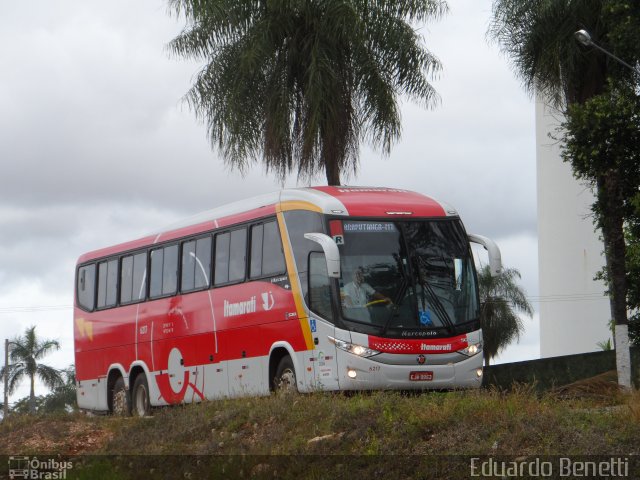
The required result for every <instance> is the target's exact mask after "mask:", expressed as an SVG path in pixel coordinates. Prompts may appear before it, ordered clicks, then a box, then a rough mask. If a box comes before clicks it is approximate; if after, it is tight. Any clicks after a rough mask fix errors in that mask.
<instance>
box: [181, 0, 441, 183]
mask: <svg viewBox="0 0 640 480" xmlns="http://www.w3.org/2000/svg"><path fill="white" fill-rule="evenodd" d="M169 5H170V8H171V10H172V12H173V13H175V14H176V15H177V16H180V15H184V16H185V17H186V21H187V26H186V27H185V29H184V30H183V31H182V33H180V34H179V35H178V36H177V37H176V38H174V39H173V40H172V41H171V42H170V43H169V50H170V51H171V52H173V53H174V54H175V55H177V56H182V57H187V58H193V59H196V60H204V61H206V62H207V65H206V66H205V67H204V68H203V70H202V71H201V72H200V73H199V74H198V76H197V78H196V80H195V82H194V85H193V86H192V88H191V89H190V90H189V92H188V93H187V95H186V99H187V101H188V103H189V105H190V106H191V107H192V108H193V109H194V110H195V113H196V115H197V116H198V118H200V119H201V120H203V121H205V122H206V125H207V129H208V136H209V139H210V141H211V145H212V147H217V148H218V149H219V151H220V152H221V153H222V155H223V158H224V159H225V162H226V163H227V165H230V166H232V167H235V168H238V169H240V171H245V170H246V169H247V167H248V166H249V165H250V164H251V163H252V162H254V161H256V160H258V159H260V158H261V159H262V161H263V162H264V165H265V167H266V170H267V171H274V172H275V173H276V174H278V176H279V177H280V178H281V179H283V180H284V178H285V177H286V175H288V174H289V173H291V172H292V171H295V170H297V174H298V177H299V178H301V177H302V178H311V177H313V176H315V175H316V174H318V173H320V172H322V171H324V172H325V173H326V177H327V182H328V184H329V185H339V184H340V176H341V173H344V172H346V173H351V172H355V171H356V167H357V164H358V157H359V144H360V141H362V140H368V141H369V142H370V143H371V144H372V145H373V146H374V147H380V148H381V149H382V151H383V152H384V153H385V154H388V153H389V151H390V148H391V144H392V143H393V142H394V141H396V140H397V139H398V138H399V136H400V112H399V107H398V94H400V93H404V94H406V95H407V96H408V97H409V98H410V99H412V100H416V101H419V102H421V103H422V104H424V105H425V106H432V105H433V104H434V103H435V102H436V101H437V95H436V93H435V90H434V89H433V87H432V86H431V84H430V83H429V81H428V79H427V77H428V76H429V75H430V74H432V73H433V72H435V71H437V70H439V69H440V63H439V62H438V60H437V59H436V58H435V57H434V56H433V55H432V54H431V53H430V52H429V51H428V50H426V48H424V46H423V45H422V38H421V36H420V35H419V34H418V33H417V32H416V30H415V29H414V28H413V27H412V24H416V23H418V22H424V21H426V20H428V19H430V18H437V17H440V16H441V15H443V14H444V13H445V12H446V11H447V5H446V3H445V0H395V1H392V0H290V1H286V2H285V1H266V0H260V1H248V0H208V1H207V0H169Z"/></svg>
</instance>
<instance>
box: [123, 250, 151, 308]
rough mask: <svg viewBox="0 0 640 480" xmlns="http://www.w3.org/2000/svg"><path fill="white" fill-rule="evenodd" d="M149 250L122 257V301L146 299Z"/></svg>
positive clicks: (129, 301) (131, 301)
mask: <svg viewBox="0 0 640 480" xmlns="http://www.w3.org/2000/svg"><path fill="white" fill-rule="evenodd" d="M146 269H147V252H142V253H137V254H135V255H128V256H126V257H122V261H121V263H120V303H122V304H125V303H133V302H138V301H140V300H144V298H145V295H146V290H147V288H146V287H147V282H146V280H147V279H146V275H145V272H146Z"/></svg>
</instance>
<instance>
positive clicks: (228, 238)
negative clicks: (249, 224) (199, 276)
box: [214, 228, 247, 285]
mask: <svg viewBox="0 0 640 480" xmlns="http://www.w3.org/2000/svg"><path fill="white" fill-rule="evenodd" d="M246 264H247V229H246V228H240V229H238V230H232V231H231V232H225V233H219V234H217V235H216V261H215V265H216V267H215V275H214V283H215V285H224V284H226V283H235V282H242V281H243V280H244V277H245V269H246Z"/></svg>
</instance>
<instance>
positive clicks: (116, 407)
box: [111, 377, 131, 417]
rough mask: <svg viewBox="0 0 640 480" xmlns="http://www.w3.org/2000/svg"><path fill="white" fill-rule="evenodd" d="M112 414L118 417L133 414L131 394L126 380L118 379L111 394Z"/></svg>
mask: <svg viewBox="0 0 640 480" xmlns="http://www.w3.org/2000/svg"><path fill="white" fill-rule="evenodd" d="M111 413H113V414H114V415H117V416H121V417H123V416H127V415H130V414H131V405H130V403H129V392H127V389H126V387H125V385H124V378H122V377H118V379H117V380H116V383H114V385H113V391H112V393H111Z"/></svg>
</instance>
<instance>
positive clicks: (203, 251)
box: [181, 237, 211, 292]
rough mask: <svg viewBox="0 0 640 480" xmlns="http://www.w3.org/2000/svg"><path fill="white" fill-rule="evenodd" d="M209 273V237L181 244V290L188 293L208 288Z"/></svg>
mask: <svg viewBox="0 0 640 480" xmlns="http://www.w3.org/2000/svg"><path fill="white" fill-rule="evenodd" d="M210 271H211V237H204V238H199V239H197V240H190V241H188V242H184V243H183V244H182V279H181V290H182V291H183V292H189V291H194V290H201V289H203V288H207V287H209V274H210Z"/></svg>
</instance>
